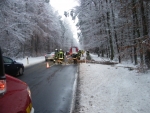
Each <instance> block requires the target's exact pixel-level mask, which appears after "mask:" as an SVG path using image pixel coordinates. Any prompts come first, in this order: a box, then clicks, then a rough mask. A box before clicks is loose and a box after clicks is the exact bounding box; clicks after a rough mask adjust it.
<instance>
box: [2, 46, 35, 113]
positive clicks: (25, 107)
mask: <svg viewBox="0 0 150 113" xmlns="http://www.w3.org/2000/svg"><path fill="white" fill-rule="evenodd" d="M31 102H32V101H31V92H30V89H29V87H28V85H27V84H26V83H25V82H23V81H21V80H19V79H17V78H14V77H12V76H9V75H7V74H5V71H4V65H3V58H2V52H1V48H0V113H34V108H33V107H32V103H31Z"/></svg>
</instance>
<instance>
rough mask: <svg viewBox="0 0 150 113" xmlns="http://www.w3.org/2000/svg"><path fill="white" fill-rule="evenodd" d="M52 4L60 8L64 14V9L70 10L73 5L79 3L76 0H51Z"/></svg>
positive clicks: (60, 11) (57, 8)
mask: <svg viewBox="0 0 150 113" xmlns="http://www.w3.org/2000/svg"><path fill="white" fill-rule="evenodd" d="M50 4H51V5H52V6H53V7H54V8H55V9H56V10H58V12H59V13H60V15H63V14H64V11H68V10H70V9H72V8H73V7H75V6H77V5H79V3H78V2H77V1H76V0H50Z"/></svg>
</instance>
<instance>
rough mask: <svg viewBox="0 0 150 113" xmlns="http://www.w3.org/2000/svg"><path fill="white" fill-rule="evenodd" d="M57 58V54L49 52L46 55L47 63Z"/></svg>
mask: <svg viewBox="0 0 150 113" xmlns="http://www.w3.org/2000/svg"><path fill="white" fill-rule="evenodd" d="M54 57H55V52H49V53H47V54H46V55H45V61H48V60H51V61H53V60H54Z"/></svg>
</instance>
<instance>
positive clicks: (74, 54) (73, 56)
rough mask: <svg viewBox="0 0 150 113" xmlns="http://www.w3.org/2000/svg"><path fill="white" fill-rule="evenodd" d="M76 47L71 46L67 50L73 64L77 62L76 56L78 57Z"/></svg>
mask: <svg viewBox="0 0 150 113" xmlns="http://www.w3.org/2000/svg"><path fill="white" fill-rule="evenodd" d="M78 50H79V49H78V47H75V46H74V47H71V48H70V51H69V55H70V56H71V57H72V59H73V62H74V64H76V63H77V57H78Z"/></svg>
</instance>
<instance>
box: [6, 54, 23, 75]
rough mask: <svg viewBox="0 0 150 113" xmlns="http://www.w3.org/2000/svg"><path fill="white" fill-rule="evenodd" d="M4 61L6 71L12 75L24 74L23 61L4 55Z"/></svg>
mask: <svg viewBox="0 0 150 113" xmlns="http://www.w3.org/2000/svg"><path fill="white" fill-rule="evenodd" d="M3 62H4V67H5V73H7V74H9V75H12V76H19V75H23V72H24V65H23V64H22V63H19V62H16V61H15V60H13V59H11V58H9V57H6V56H3Z"/></svg>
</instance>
